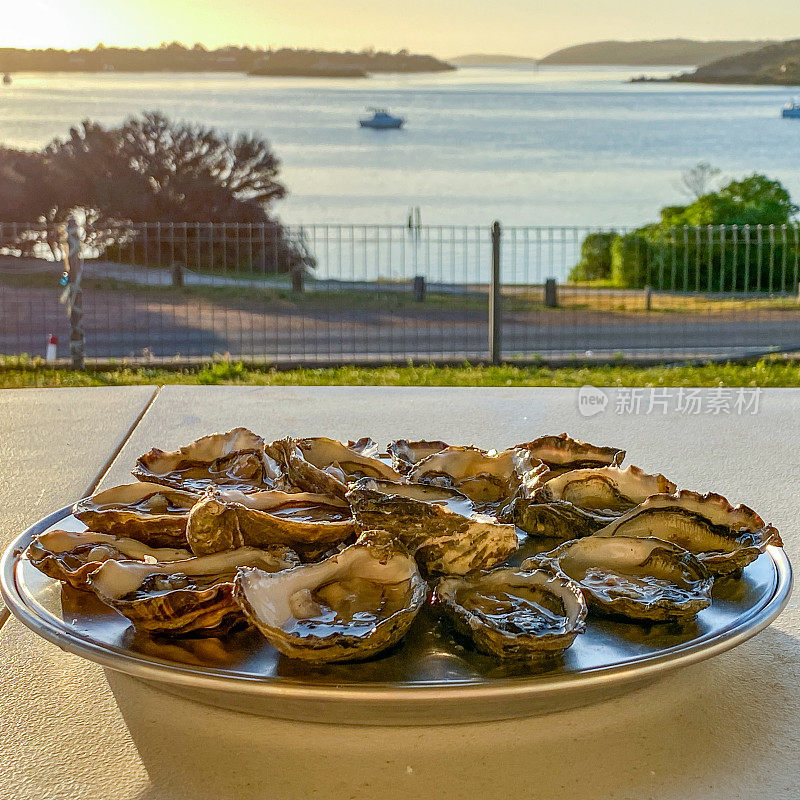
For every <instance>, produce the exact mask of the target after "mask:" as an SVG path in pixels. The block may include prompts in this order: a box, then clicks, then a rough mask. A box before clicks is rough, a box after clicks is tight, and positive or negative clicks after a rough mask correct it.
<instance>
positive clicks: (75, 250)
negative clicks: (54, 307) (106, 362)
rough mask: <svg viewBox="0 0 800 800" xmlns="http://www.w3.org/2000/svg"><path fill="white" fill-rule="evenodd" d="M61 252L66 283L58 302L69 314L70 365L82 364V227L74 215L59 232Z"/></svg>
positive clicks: (74, 366)
mask: <svg viewBox="0 0 800 800" xmlns="http://www.w3.org/2000/svg"><path fill="white" fill-rule="evenodd" d="M61 241H62V247H63V252H64V275H65V277H66V279H67V283H66V285H65V287H64V291H63V293H62V295H61V302H62V303H63V304H65V305H66V307H67V314H68V315H69V327H70V332H69V352H70V356H71V357H72V368H73V369H83V368H84V344H85V343H84V335H83V291H82V289H81V278H82V275H83V253H82V244H83V230H82V229H81V226H80V225H79V224H78V221H77V220H76V219H75V217H70V218H69V219H68V220H67V224H66V225H65V226H64V229H63V231H62V234H61Z"/></svg>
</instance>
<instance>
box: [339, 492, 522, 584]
mask: <svg viewBox="0 0 800 800" xmlns="http://www.w3.org/2000/svg"><path fill="white" fill-rule="evenodd" d="M347 499H348V500H349V502H350V506H351V508H352V509H353V516H354V517H355V519H356V524H357V525H358V527H359V529H360V530H372V529H380V530H386V531H388V532H389V533H390V534H392V535H393V536H395V537H397V538H398V539H399V540H400V541H401V542H402V543H403V545H404V546H405V547H406V549H407V550H408V552H409V553H411V554H412V555H413V556H414V558H415V559H416V560H417V563H418V564H419V565H420V567H421V568H422V570H423V572H425V573H426V574H427V575H464V574H465V573H467V572H471V571H472V570H476V569H487V568H489V567H493V566H497V565H498V564H502V563H503V561H505V560H506V559H507V558H508V557H509V556H510V555H511V554H512V553H513V552H514V551H515V550H516V549H517V547H518V544H519V541H518V539H517V534H516V530H515V528H514V526H513V525H506V524H503V523H500V522H498V521H497V519H495V518H494V517H492V516H489V515H488V514H481V513H479V512H477V511H476V510H475V505H474V503H473V502H472V501H471V500H470V499H469V498H468V497H467V496H466V495H463V494H461V492H458V491H456V490H455V489H447V488H445V487H439V486H431V485H429V484H424V483H395V482H392V481H376V480H372V479H370V478H362V479H361V480H359V481H357V482H356V484H355V485H354V486H353V488H352V489H351V490H350V491H349V492H348V493H347Z"/></svg>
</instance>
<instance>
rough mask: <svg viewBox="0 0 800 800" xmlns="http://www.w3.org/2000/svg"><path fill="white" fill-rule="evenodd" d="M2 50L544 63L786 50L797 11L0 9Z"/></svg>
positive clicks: (447, 1) (519, 4)
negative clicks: (648, 50)
mask: <svg viewBox="0 0 800 800" xmlns="http://www.w3.org/2000/svg"><path fill="white" fill-rule="evenodd" d="M0 6H1V7H2V13H1V15H0V19H1V20H2V27H1V28H0V47H26V48H46V47H55V48H67V49H72V48H78V47H90V48H93V47H95V46H96V45H97V44H98V43H99V42H102V43H103V44H105V45H107V46H139V47H149V46H157V45H158V44H159V43H161V42H162V41H173V40H177V41H180V42H183V43H184V44H187V45H191V44H193V43H194V42H201V43H203V44H205V45H206V46H208V47H218V46H221V45H225V44H249V45H253V46H260V47H268V46H273V47H283V46H286V47H318V48H322V49H331V50H337V49H353V50H360V49H362V48H364V47H368V46H374V47H376V48H378V49H387V50H397V49H399V48H401V47H407V48H409V49H410V50H413V51H415V52H429V53H434V54H435V55H439V56H445V57H446V56H454V55H459V54H462V53H467V52H483V53H513V54H518V55H529V56H542V55H545V54H546V53H548V52H551V51H553V50H555V49H558V48H560V47H563V46H565V45H569V44H575V43H579V42H586V41H596V40H599V39H653V38H673V37H685V38H697V39H755V38H758V39H765V38H774V39H786V38H791V37H792V36H800V30H793V29H792V27H791V26H787V25H786V22H787V20H788V21H792V20H795V19H796V21H797V27H798V29H800V17H799V16H798V15H797V11H796V5H795V0H764V1H763V2H762V3H761V4H760V7H759V8H760V13H759V14H758V15H757V16H756V17H754V16H753V13H752V4H751V3H750V2H741V1H737V0H705V1H704V2H703V1H702V0H650V1H649V2H647V3H631V2H630V0H594V2H586V1H585V0H562V2H560V3H558V4H554V3H551V2H547V3H537V2H531V0H496V2H495V3H493V4H492V5H491V6H487V4H486V3H485V0H399V1H398V2H396V3H394V4H388V3H374V2H366V0H337V2H336V3H333V2H331V0H295V2H294V3H291V4H283V3H281V4H278V3H272V2H264V0H227V2H225V3H224V4H223V3H221V2H219V0H72V2H69V3H65V2H63V0H0Z"/></svg>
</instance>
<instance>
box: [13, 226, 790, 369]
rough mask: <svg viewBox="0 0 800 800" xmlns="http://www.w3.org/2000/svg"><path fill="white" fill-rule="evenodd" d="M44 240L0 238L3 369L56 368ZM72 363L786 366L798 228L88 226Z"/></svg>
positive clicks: (54, 268) (39, 233) (52, 234)
mask: <svg viewBox="0 0 800 800" xmlns="http://www.w3.org/2000/svg"><path fill="white" fill-rule="evenodd" d="M63 249H64V245H63V244H62V234H61V233H60V231H59V230H58V229H57V226H52V225H42V224H22V223H17V224H3V225H0V354H5V355H16V354H21V353H27V354H30V355H40V356H43V355H45V352H46V348H47V343H48V340H49V337H50V335H51V334H53V335H55V336H56V337H57V339H58V342H59V347H58V356H60V357H61V358H63V359H66V358H67V357H68V355H69V348H68V346H67V343H68V342H69V338H70V325H69V317H68V315H67V312H66V310H65V307H64V305H63V304H62V303H60V295H61V292H62V288H61V286H59V276H60V275H61V272H62V270H63V265H62V264H61V259H62V258H63V256H64V253H63ZM83 256H84V260H83V268H82V277H81V285H82V294H83V324H82V327H83V333H84V336H85V355H86V358H87V361H89V362H91V361H92V360H95V361H107V360H120V361H121V360H125V361H129V362H131V363H143V362H144V363H147V362H170V361H176V362H192V361H207V360H209V359H211V358H213V357H215V356H222V355H226V356H230V357H231V358H234V359H242V360H247V361H251V362H261V363H271V364H276V365H294V364H297V365H312V364H313V365H317V364H344V363H397V362H405V361H407V360H414V361H431V362H452V361H459V360H470V361H488V360H495V361H497V360H519V361H527V360H538V359H542V360H564V359H572V358H577V359H580V360H591V359H608V358H616V357H620V356H623V357H627V358H634V359H635V358H640V359H644V358H647V359H652V360H671V359H685V358H709V357H720V358H724V357H734V356H741V355H750V354H756V353H765V352H770V351H776V350H784V351H785V350H797V349H800V335H798V334H797V331H798V328H799V326H798V323H800V304H799V303H798V279H799V277H800V276H799V274H798V267H799V266H800V229H798V227H797V226H795V225H787V226H763V227H762V226H740V227H737V226H706V227H699V228H690V227H679V228H660V227H659V228H645V229H638V230H632V229H628V228H616V229H613V230H610V229H597V228H588V227H583V228H576V227H569V228H567V227H532V226H531V227H509V228H505V229H503V228H501V227H498V228H497V241H496V246H495V247H493V242H492V227H491V226H489V225H487V226H417V225H411V226H410V227H406V226H389V225H304V226H278V225H276V224H265V225H255V224H252V225H251V224H221V223H180V224H178V223H175V224H169V223H140V224H127V225H116V226H107V227H105V228H103V229H97V228H93V227H88V228H87V229H86V230H85V234H84V241H83Z"/></svg>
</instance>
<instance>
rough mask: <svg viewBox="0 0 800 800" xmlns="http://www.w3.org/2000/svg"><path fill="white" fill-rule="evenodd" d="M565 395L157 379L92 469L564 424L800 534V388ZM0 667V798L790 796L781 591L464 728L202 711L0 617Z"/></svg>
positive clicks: (797, 707) (792, 760)
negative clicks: (731, 404) (678, 660)
mask: <svg viewBox="0 0 800 800" xmlns="http://www.w3.org/2000/svg"><path fill="white" fill-rule="evenodd" d="M52 391H53V392H54V393H57V392H59V391H61V390H52ZM85 391H86V392H92V391H95V390H85ZM120 391H122V390H120ZM84 398H85V399H84ZM576 398H577V392H576V391H575V390H572V389H517V388H514V389H400V388H396V389H394V388H393V389H385V388H379V387H369V388H354V389H350V388H270V387H265V388H255V387H242V388H238V387H237V388H229V387H167V388H165V389H163V390H162V391H161V392H160V394H159V395H158V397H156V399H155V401H154V402H153V403H152V405H151V406H150V407H149V408H148V410H147V411H146V413H145V415H144V417H143V418H142V420H141V422H140V423H139V425H138V426H137V427H136V428H135V429H134V431H133V433H132V435H131V436H130V438H129V439H128V440H127V441H126V442H125V444H124V446H123V447H122V449H121V451H120V453H119V456H118V457H117V458H116V460H115V461H114V463H113V464H112V466H111V469H110V470H109V473H108V475H107V476H106V478H105V479H104V481H103V485H111V484H112V483H115V482H120V481H123V480H126V472H127V470H128V469H129V468H130V466H131V465H132V463H133V461H134V459H135V458H136V456H138V455H140V454H141V453H142V452H144V451H145V450H147V449H149V448H150V447H151V446H153V445H158V446H161V447H172V446H175V445H180V444H184V443H186V442H187V441H189V440H190V439H192V438H194V437H196V436H199V435H201V434H203V433H207V432H209V431H212V430H223V429H227V428H229V427H232V426H234V425H238V424H241V425H246V426H249V427H251V428H253V429H254V430H256V431H257V432H258V433H260V434H262V435H264V436H265V437H267V438H273V437H277V436H283V435H286V434H303V435H315V434H325V435H330V436H334V437H340V438H348V437H349V438H357V437H358V436H362V435H371V436H373V438H375V439H377V440H379V441H386V440H388V439H389V438H393V437H396V436H398V437H399V436H405V437H409V438H410V437H418V436H426V437H435V438H444V439H447V440H451V441H453V442H455V443H459V442H463V443H467V442H472V441H474V442H476V443H477V444H481V445H485V446H486V445H496V446H498V447H501V446H505V445H508V444H513V443H514V442H517V441H524V440H529V439H532V438H534V437H536V436H537V435H541V434H543V433H560V432H561V431H562V430H568V431H569V432H570V433H571V434H572V435H574V436H577V437H579V438H584V439H587V440H588V441H592V442H595V443H598V444H615V445H618V446H622V447H626V448H627V449H628V453H629V456H628V460H627V463H636V464H638V465H639V466H641V467H643V468H646V469H649V470H659V471H662V472H664V474H666V475H667V476H668V477H670V478H672V479H673V480H675V481H676V482H677V483H678V484H679V485H680V486H683V487H686V488H695V489H698V490H702V491H708V490H715V491H719V492H721V493H723V494H725V495H726V496H727V497H728V498H729V499H730V500H731V501H733V502H747V503H749V504H751V505H753V506H754V507H755V508H756V510H758V511H759V512H760V513H761V514H762V516H764V517H765V518H768V519H769V520H770V521H772V522H774V523H775V524H776V525H778V527H779V528H780V529H781V531H782V533H783V535H784V541H785V543H786V548H787V551H788V554H789V556H790V558H792V557H793V555H794V554H795V553H797V552H798V548H800V533H799V532H798V522H797V520H798V517H799V516H800V514H799V513H798V512H800V496H798V491H797V482H798V481H797V478H796V472H797V463H798V459H797V455H796V450H797V443H798V441H800V436H799V435H798V434H800V392H798V391H794V390H773V391H767V392H765V393H764V394H763V395H762V397H761V399H760V409H759V413H758V414H756V415H746V416H739V415H736V414H721V415H717V416H714V415H708V414H700V415H697V416H688V417H687V416H683V415H680V414H677V413H673V412H670V413H668V414H667V415H662V414H638V415H629V414H617V413H615V412H614V410H613V401H612V403H611V404H610V405H609V407H608V408H607V410H606V411H605V412H604V413H601V414H598V415H597V416H595V417H592V418H588V419H587V418H584V417H582V416H581V415H580V414H578V412H577V404H576ZM89 399H91V396H90V395H85V396H84V395H81V394H80V393H79V392H78V393H76V394H75V396H74V398H72V399H70V400H69V402H70V403H74V404H76V405H86V404H87V401H88V400H89ZM12 400H13V402H12V405H13V404H16V403H20V402H22V400H24V396H23V397H22V398H21V399H17V398H12ZM6 402H7V403H8V402H9V401H8V400H6ZM12 433H13V431H12ZM9 457H10V458H11V459H12V461H13V459H14V458H15V457H16V456H15V451H14V449H13V447H12V449H11V451H10V456H9ZM61 457H62V456H61V454H59V458H61ZM57 464H58V459H56V460H55V461H54V464H53V466H52V467H51V470H53V471H55V470H56V469H57V466H56V465H57ZM88 483H91V479H87V481H85V482H84V485H85V484H88ZM21 490H22V488H21V487H20V488H18V489H17V490H16V491H21ZM15 502H20V501H18V500H17V501H15ZM22 502H23V503H24V501H22ZM43 503H44V504H45V506H46V505H47V500H46V499H45V500H43ZM62 503H63V500H62V499H61V498H59V499H58V500H57V501H53V502H52V503H51V506H52V508H47V507H45V506H42V507H41V508H40V509H39V510H37V512H36V513H37V514H38V513H44V512H45V511H48V510H52V509H53V508H56V507H58V506H59V505H61V504H62ZM0 676H2V677H1V680H2V689H3V691H2V694H0V796H2V797H6V796H8V797H9V798H20V799H21V800H39V798H65V799H66V798H70V799H73V798H74V799H75V800H84V799H88V798H98V799H99V798H112V797H113V798H119V799H120V800H134V799H135V800H151V799H152V800H167V798H170V799H171V798H176V800H177V799H178V798H181V799H183V798H187V799H188V798H192V800H195V799H200V798H215V799H218V800H222V799H223V798H240V799H241V800H247V799H248V798H261V797H275V798H295V797H296V798H309V797H316V796H318V797H324V798H332V799H333V798H362V797H363V798H382V797H415V798H416V797H420V798H424V797H431V798H434V797H435V798H445V797H446V798H474V797H483V798H494V797H498V798H499V797H504V798H507V797H514V796H522V797H526V798H540V797H541V798H552V797H564V798H572V797H576V798H582V799H583V800H610V798H615V799H618V800H628V798H630V800H634V799H635V800H645V799H646V798H657V799H658V800H667V799H669V800H685V799H686V798H708V799H709V800H710V799H711V798H725V800H735V799H736V798H742V800H744V798H748V800H749V798H753V797H759V798H762V797H763V798H797V797H800V609H798V602H797V601H796V600H792V601H791V602H790V605H789V607H788V608H787V610H786V611H785V612H784V614H783V615H782V616H781V617H780V619H779V620H778V621H777V622H776V623H775V624H774V625H773V626H772V627H771V628H769V629H768V630H767V631H765V632H763V633H762V634H760V635H759V636H758V637H756V638H755V639H754V640H751V641H750V642H748V643H746V644H744V645H742V646H741V647H739V648H737V649H736V650H734V651H732V652H730V653H727V654H725V655H723V656H720V657H718V658H716V659H714V660H712V661H709V662H706V663H703V664H699V665H695V666H693V667H689V668H687V669H685V670H683V671H682V672H679V673H677V674H675V675H673V676H671V677H669V678H667V679H665V680H663V681H661V682H658V683H655V684H653V685H651V686H649V687H646V688H644V689H641V690H639V691H637V692H634V693H631V694H628V695H626V696H623V697H619V698H616V699H613V700H610V701H607V702H604V703H601V704H598V705H595V706H590V707H586V708H582V709H575V710H572V711H567V712H562V713H558V714H551V715H547V716H543V717H537V718H531V719H522V720H514V721H508V722H498V723H488V724H482V725H462V726H453V727H448V728H441V727H431V728H405V729H403V728H397V729H391V728H380V727H379V728H356V727H351V728H348V727H337V728H333V727H331V726H328V725H325V724H310V723H295V722H287V721H280V720H270V719H263V718H258V717H253V716H248V715H242V714H235V713H232V712H226V711H221V710H218V709H214V708H210V707H205V706H201V705H198V704H195V703H192V702H189V701H186V700H182V699H179V698H175V697H171V696H169V695H166V694H163V693H161V692H159V691H157V690H155V689H152V688H149V687H147V686H145V685H143V684H140V683H138V682H136V681H133V680H132V679H129V678H126V677H124V676H121V675H115V674H113V673H108V674H105V673H104V672H103V671H102V670H101V669H99V668H97V667H95V666H94V665H92V664H89V663H87V662H84V661H82V660H80V659H78V658H77V657H75V656H71V655H68V654H65V653H63V652H61V651H59V650H58V649H57V648H55V647H53V646H51V645H49V644H47V643H46V642H44V641H41V640H39V639H38V638H37V637H35V636H34V635H33V634H31V633H29V632H28V631H27V629H25V628H24V627H23V626H22V625H21V624H19V623H18V622H16V620H13V619H12V620H10V621H9V622H8V623H7V624H6V625H5V626H4V627H3V628H2V630H1V631H0Z"/></svg>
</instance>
